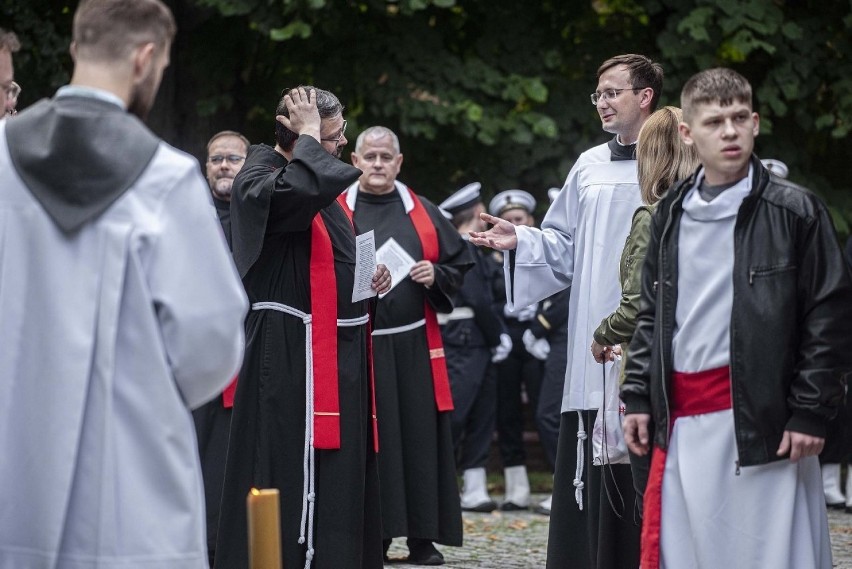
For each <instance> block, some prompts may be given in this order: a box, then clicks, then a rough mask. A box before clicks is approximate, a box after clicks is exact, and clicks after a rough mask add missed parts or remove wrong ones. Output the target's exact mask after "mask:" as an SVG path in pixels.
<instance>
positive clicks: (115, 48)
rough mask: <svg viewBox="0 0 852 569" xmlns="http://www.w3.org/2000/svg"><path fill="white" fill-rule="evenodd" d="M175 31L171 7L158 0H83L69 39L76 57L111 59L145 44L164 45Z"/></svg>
mask: <svg viewBox="0 0 852 569" xmlns="http://www.w3.org/2000/svg"><path fill="white" fill-rule="evenodd" d="M176 30H177V26H176V25H175V19H174V16H172V12H171V10H169V9H168V7H166V5H165V4H163V3H162V2H161V1H160V0H82V2H80V5H79V6H78V8H77V11H76V12H75V13H74V26H73V32H72V37H71V39H72V41H73V42H74V45H75V49H76V53H77V56H78V57H81V58H85V59H90V60H95V61H113V60H116V59H121V58H123V57H125V56H127V55H128V54H129V53H130V52H131V51H132V50H133V49H135V48H136V47H138V46H139V45H141V44H145V43H154V44H155V45H156V46H157V49H158V50H159V49H163V48H167V47H168V46H169V45H170V44H171V42H172V39H173V38H174V35H175V32H176Z"/></svg>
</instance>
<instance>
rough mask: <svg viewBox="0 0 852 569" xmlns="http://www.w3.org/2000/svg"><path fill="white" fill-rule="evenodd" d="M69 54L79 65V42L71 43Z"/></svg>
mask: <svg viewBox="0 0 852 569" xmlns="http://www.w3.org/2000/svg"><path fill="white" fill-rule="evenodd" d="M68 53H70V54H71V61H73V62H74V63H77V42H75V41H72V42H71V46H70V47H69V48H68Z"/></svg>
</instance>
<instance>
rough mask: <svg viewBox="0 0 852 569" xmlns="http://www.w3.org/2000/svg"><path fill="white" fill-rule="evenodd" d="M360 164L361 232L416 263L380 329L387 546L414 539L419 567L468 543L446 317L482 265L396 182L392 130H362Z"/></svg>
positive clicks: (379, 318)
mask: <svg viewBox="0 0 852 569" xmlns="http://www.w3.org/2000/svg"><path fill="white" fill-rule="evenodd" d="M352 162H353V164H355V165H356V166H357V167H359V168H361V169H362V170H363V171H364V174H363V175H362V176H361V178H360V180H358V181H357V182H356V183H354V184H352V185H351V186H350V187H349V188H348V189H347V191H346V193H345V194H344V195H342V196H341V202H343V203H345V205H346V206H347V207H348V208H349V210H351V211H353V212H354V216H355V223H356V225H357V226H358V228H359V229H360V230H361V231H367V230H370V229H372V230H374V231H375V237H376V247H377V248H381V246H382V245H384V244H385V243H386V242H387V240H388V239H389V238H391V237H392V238H393V239H394V240H395V241H396V242H397V244H398V245H399V246H400V247H401V248H402V249H404V250H405V252H407V253H408V255H410V257H411V258H412V259H414V260H415V261H416V263H415V264H414V266H413V267H412V268H411V269H410V272H409V273H408V274H407V275H404V278H403V279H398V280H399V282H397V284H396V286H395V287H394V288H393V290H391V291H390V293H388V294H387V295H386V296H384V297H383V298H382V299H381V300H380V301H379V302H378V305H377V308H376V325H375V328H374V330H373V346H374V353H375V358H374V362H375V374H376V402H377V408H378V415H379V440H380V446H381V449H382V450H381V458H380V459H379V468H380V478H381V481H382V485H381V491H382V524H383V532H384V538H385V548H386V549H385V550H386V551H387V547H389V546H390V542H391V539H392V538H394V537H401V536H407V537H408V549H409V553H410V554H409V558H408V562H409V563H414V564H420V565H440V564H442V563H443V557H442V555H441V553H440V552H439V551H438V550H437V549H435V547H434V545H433V542H438V543H442V544H445V545H456V546H458V545H461V542H462V523H461V506H460V504H459V494H458V483H457V482H456V475H455V461H454V460H453V441H452V435H451V431H450V411H452V408H453V404H452V395H451V394H450V386H449V379H448V376H447V369H446V363H445V361H444V350H443V345H442V344H441V331H440V327H439V326H438V323H437V317H436V312H446V313H448V312H451V311H452V309H453V305H452V300H451V297H452V295H453V294H455V292H456V290H457V289H458V287H459V286H461V283H462V277H463V274H464V272H465V271H466V270H467V269H468V268H469V267H470V266H471V264H472V262H473V259H472V258H471V256H470V253H469V252H468V250H467V248H466V247H465V245H464V241H462V239H461V237H460V236H459V234H458V233H457V232H456V230H455V229H454V228H453V226H452V225H451V224H450V223H449V221H447V220H446V219H445V218H444V216H443V215H442V214H441V212H440V211H439V210H438V208H437V207H435V206H434V205H433V204H432V203H431V202H429V201H427V200H425V199H423V198H422V197H419V196H417V195H416V194H415V193H414V192H412V191H411V190H409V189H408V187H407V186H405V185H404V184H402V183H401V182H398V181H397V180H396V176H397V174H398V173H399V168H400V166H401V165H402V154H400V150H399V140H398V139H397V137H396V135H395V134H394V133H393V132H392V131H390V130H389V129H387V128H384V127H372V128H369V129H367V130H365V131H364V132H362V133H361V134H360V135H359V136H358V140H357V141H356V144H355V152H354V153H353V154H352Z"/></svg>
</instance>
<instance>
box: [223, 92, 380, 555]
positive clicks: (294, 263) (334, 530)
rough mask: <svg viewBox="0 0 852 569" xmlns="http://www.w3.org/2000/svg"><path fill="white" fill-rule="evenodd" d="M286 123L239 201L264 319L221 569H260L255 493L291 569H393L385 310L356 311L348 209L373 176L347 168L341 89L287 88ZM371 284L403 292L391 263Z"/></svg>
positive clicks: (244, 390) (248, 283) (232, 448)
mask: <svg viewBox="0 0 852 569" xmlns="http://www.w3.org/2000/svg"><path fill="white" fill-rule="evenodd" d="M275 118H276V124H275V145H274V146H269V145H266V144H256V145H253V146H251V147H250V148H249V150H248V153H247V156H246V160H245V164H244V165H243V167H242V169H241V170H240V172H239V173H238V174H237V175H236V177H235V178H234V184H233V189H232V193H231V236H232V238H233V241H232V243H233V254H234V261H235V263H236V265H237V269H238V270H239V273H240V275H241V276H242V277H243V285H244V286H245V288H246V291H247V292H248V296H249V299H250V300H251V301H252V310H251V312H250V313H249V316H248V318H247V320H246V358H245V362H244V364H243V367H242V369H241V370H240V373H239V380H238V381H237V385H236V391H235V394H234V399H233V403H234V407H233V408H234V411H233V415H232V417H231V432H230V440H229V444H228V453H227V459H226V465H225V484H224V490H223V493H222V507H221V510H220V518H219V520H220V521H219V528H218V540H217V543H216V552H215V553H216V568H217V569H244V568H245V567H247V554H248V551H247V543H246V541H247V540H246V535H247V519H246V494H247V493H248V492H249V490H250V489H251V488H253V487H255V488H277V489H278V490H279V491H280V496H281V546H282V548H281V551H282V556H283V564H284V567H288V568H293V567H304V568H306V569H310V568H311V567H313V568H314V569H381V567H382V549H381V547H382V544H381V539H382V538H381V512H380V498H379V477H378V464H377V455H376V451H377V446H376V443H377V438H376V429H377V427H376V422H375V417H376V411H375V409H374V408H373V402H374V401H375V399H374V396H373V391H372V382H371V375H370V370H371V368H372V364H371V361H370V354H369V350H368V346H369V341H370V340H369V336H368V334H369V326H368V322H369V316H368V310H369V308H370V303H371V302H373V300H372V299H371V300H369V301H368V300H361V301H357V302H352V291H353V285H354V281H355V258H356V248H355V243H356V241H355V240H356V235H355V227H354V226H353V223H352V221H351V219H350V217H349V216H348V215H347V213H346V211H345V210H344V209H343V207H341V205H340V204H339V203H338V202H337V201H336V200H337V197H338V196H339V195H340V193H341V192H342V191H343V190H344V189H345V188H346V187H347V186H348V185H349V184H351V183H352V182H354V181H355V180H357V179H358V177H359V176H360V175H361V171H360V170H358V169H357V168H353V167H352V166H350V165H349V164H345V163H344V162H342V161H340V160H338V159H337V156H339V154H340V150H341V149H342V148H343V147H344V146H345V145H346V143H347V140H346V136H345V135H344V133H343V130H344V128H345V121H344V120H343V105H342V104H341V103H340V101H339V100H338V98H337V97H336V96H335V95H334V94H333V93H331V92H329V91H325V90H323V89H317V88H315V87H310V86H306V87H298V88H295V89H287V90H285V91H284V92H283V93H282V97H281V101H280V103H279V105H278V108H277V110H276V117H275ZM235 155H236V154H235ZM358 231H359V232H363V229H362V228H358ZM372 283H373V289H374V290H376V291H377V292H379V293H381V292H384V291H386V290H388V289H389V288H390V273H389V272H388V271H387V269H386V268H384V266H382V265H379V266H378V267H377V269H376V271H375V272H374V274H373V281H372Z"/></svg>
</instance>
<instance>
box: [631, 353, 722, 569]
mask: <svg viewBox="0 0 852 569" xmlns="http://www.w3.org/2000/svg"><path fill="white" fill-rule="evenodd" d="M671 399H672V409H671V416H672V428H673V427H674V422H675V421H676V420H677V419H678V418H680V417H689V416H692V415H703V414H705V413H714V412H716V411H723V410H725V409H730V408H731V373H730V368H729V367H728V366H724V367H719V368H715V369H709V370H705V371H699V372H696V373H681V372H677V371H676V372H674V373H673V374H672V398H671ZM666 454H667V453H666V450H665V449H662V448H659V447H654V449H653V454H652V455H651V471H650V472H649V474H648V486H647V487H646V488H645V505H644V516H643V519H642V546H641V547H642V553H641V563H640V566H641V567H642V569H658V568H659V566H660V532H661V526H662V510H663V473H664V472H665V469H666Z"/></svg>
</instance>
